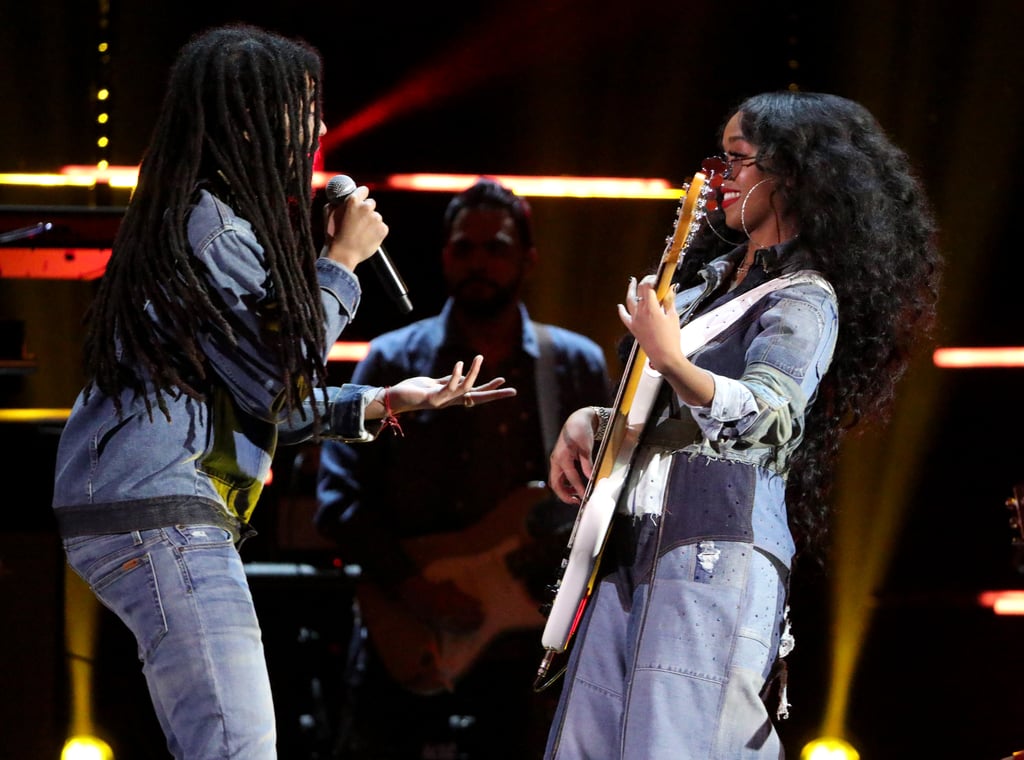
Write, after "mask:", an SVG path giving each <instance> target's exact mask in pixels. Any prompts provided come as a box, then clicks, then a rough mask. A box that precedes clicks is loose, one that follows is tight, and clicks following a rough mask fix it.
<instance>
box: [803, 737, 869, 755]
mask: <svg viewBox="0 0 1024 760" xmlns="http://www.w3.org/2000/svg"><path fill="white" fill-rule="evenodd" d="M800 760H860V753H859V752H858V751H857V750H855V749H854V748H853V746H852V745H851V744H850V743H849V742H847V741H844V740H843V739H837V738H834V737H824V738H821V739H815V740H814V741H812V742H811V743H809V744H808V745H807V746H806V747H804V748H803V750H802V751H801V752H800Z"/></svg>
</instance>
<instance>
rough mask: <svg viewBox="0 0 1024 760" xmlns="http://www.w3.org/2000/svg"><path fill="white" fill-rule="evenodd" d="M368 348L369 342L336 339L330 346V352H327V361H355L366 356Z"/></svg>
mask: <svg viewBox="0 0 1024 760" xmlns="http://www.w3.org/2000/svg"><path fill="white" fill-rule="evenodd" d="M369 350H370V344H369V343H358V342H349V343H346V342H344V341H340V340H339V341H338V342H337V343H335V344H334V345H333V346H331V350H330V352H329V353H328V354H327V361H329V362H357V361H360V360H361V359H363V358H364V357H365V356H366V353H367V352H368V351H369Z"/></svg>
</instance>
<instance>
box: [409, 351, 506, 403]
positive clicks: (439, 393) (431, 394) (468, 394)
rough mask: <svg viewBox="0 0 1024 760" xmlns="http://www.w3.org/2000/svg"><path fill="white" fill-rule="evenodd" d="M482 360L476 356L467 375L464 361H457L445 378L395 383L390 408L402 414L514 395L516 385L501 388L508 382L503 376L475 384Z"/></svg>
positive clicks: (426, 378)
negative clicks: (464, 371) (481, 383)
mask: <svg viewBox="0 0 1024 760" xmlns="http://www.w3.org/2000/svg"><path fill="white" fill-rule="evenodd" d="M483 361H484V357H483V356H480V355H479V354H478V355H477V356H475V357H474V358H473V361H472V363H471V364H470V365H469V371H468V372H466V373H465V375H463V369H464V364H463V363H462V362H456V363H455V367H454V368H453V369H452V373H451V374H450V375H447V376H445V377H440V378H432V377H411V378H409V379H407V380H403V381H402V382H400V383H398V384H397V385H393V386H392V387H391V390H390V403H391V409H392V410H393V411H394V413H395V414H400V413H401V412H411V411H414V410H417V409H445V408H447V407H451V406H467V407H468V406H477V405H478V404H489V403H490V402H492V401H498V400H499V399H503V398H511V397H512V396H515V395H516V389H515V388H503V387H502V386H503V385H504V384H505V378H503V377H496V378H494V379H493V380H488V381H487V382H486V383H484V384H483V385H479V386H477V385H475V383H476V379H477V376H478V375H479V374H480V366H481V365H482V364H483Z"/></svg>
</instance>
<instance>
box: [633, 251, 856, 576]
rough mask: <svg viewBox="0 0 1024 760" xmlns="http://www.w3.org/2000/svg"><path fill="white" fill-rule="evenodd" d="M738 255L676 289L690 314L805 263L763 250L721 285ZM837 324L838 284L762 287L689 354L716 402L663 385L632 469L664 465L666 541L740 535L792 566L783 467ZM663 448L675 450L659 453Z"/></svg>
mask: <svg viewBox="0 0 1024 760" xmlns="http://www.w3.org/2000/svg"><path fill="white" fill-rule="evenodd" d="M737 254H738V252H733V253H731V254H727V255H726V256H723V257H721V258H719V259H716V260H715V261H713V262H711V263H710V264H709V265H708V266H707V267H706V268H705V270H704V271H703V277H704V279H705V283H704V284H703V285H699V286H696V287H693V288H689V289H687V290H684V291H682V292H680V293H679V294H678V295H677V297H676V306H677V309H678V311H679V313H680V315H681V320H682V321H683V322H684V323H685V322H686V321H688V320H689V319H691V318H692V317H693V316H694V315H696V314H698V313H701V312H703V311H705V310H707V309H711V308H714V307H715V306H718V305H720V304H722V303H724V302H726V301H728V300H731V299H733V298H735V297H736V296H738V295H740V294H741V293H743V292H745V291H747V290H750V289H752V288H754V287H756V286H757V285H759V284H761V283H762V282H765V281H766V280H767V279H769V278H771V277H775V276H778V275H781V274H785V273H790V272H794V271H796V270H798V269H801V268H802V267H801V262H802V256H801V252H800V251H799V249H798V248H797V247H796V245H795V243H792V242H791V243H787V244H782V245H780V246H776V247H774V248H771V249H763V250H761V251H759V252H758V255H757V259H756V261H757V264H758V266H755V268H754V269H752V270H751V272H750V274H748V275H747V277H746V278H745V279H744V281H743V283H742V284H741V285H740V286H739V287H738V288H736V289H735V290H733V291H726V290H725V288H724V287H723V284H724V283H725V282H726V280H727V275H728V274H729V273H731V271H732V269H733V268H734V266H735V263H736V260H737ZM838 327H839V317H838V308H837V303H836V298H835V294H834V293H833V292H832V291H831V289H827V288H824V287H822V286H821V285H819V284H816V283H813V282H811V283H808V282H804V283H799V284H794V285H789V286H785V287H783V288H780V289H778V290H775V291H773V292H771V293H769V294H768V295H766V296H764V297H763V298H761V299H760V300H759V301H758V302H757V303H756V304H755V305H754V306H753V307H752V308H751V309H750V310H749V311H747V312H746V313H745V314H744V315H743V316H742V317H741V318H740V319H739V320H737V321H736V322H735V323H734V324H733V325H731V326H730V327H729V328H727V329H726V330H725V331H724V332H723V333H721V334H719V335H718V336H717V337H716V338H715V339H713V340H711V341H709V342H708V343H707V344H705V345H704V346H702V347H701V348H700V349H698V350H697V351H696V352H695V353H693V354H692V355H691V356H690V359H691V360H692V361H693V362H694V363H695V364H696V365H697V366H699V367H701V368H702V369H705V370H707V371H708V372H709V373H710V374H711V376H712V378H713V380H714V383H715V394H714V398H713V400H712V402H711V404H710V405H709V406H707V407H687V406H685V405H683V404H681V403H680V401H679V399H677V398H675V396H674V394H672V393H671V392H670V389H668V390H666V392H665V393H663V403H662V405H661V408H660V409H658V408H655V410H654V412H653V413H652V418H651V420H650V421H649V423H648V425H647V429H645V431H644V437H643V439H642V440H641V444H640V448H639V450H638V453H637V459H636V462H635V464H634V470H635V471H636V472H634V478H635V477H636V476H637V475H638V474H640V473H646V475H647V480H648V482H651V481H652V478H651V476H652V474H653V472H654V471H656V470H660V471H663V472H665V473H666V477H667V481H663V482H662V486H661V487H660V488H658V490H657V493H656V494H655V496H654V498H656V499H658V500H660V502H661V503H660V504H659V509H656V510H653V511H661V512H662V513H664V514H668V515H669V518H668V519H667V520H666V536H667V537H668V538H669V541H667V542H666V543H663V544H662V548H663V550H667V549H668V548H670V547H671V545H673V544H675V545H678V544H680V543H689V542H693V541H700V540H714V539H721V540H736V541H745V542H751V543H754V544H755V545H756V546H758V547H759V548H762V549H764V550H765V551H767V552H768V553H769V554H771V555H772V556H774V557H776V558H777V559H779V560H780V561H782V562H783V563H784V564H787V565H788V563H789V560H790V559H791V557H792V553H793V548H794V547H793V544H792V538H791V536H790V533H789V529H788V525H787V517H786V506H785V486H786V482H785V476H786V470H787V467H788V463H789V459H790V457H791V456H792V454H793V452H794V450H795V449H796V448H797V446H799V445H800V441H801V440H802V439H803V434H804V428H803V426H804V416H805V413H806V410H807V407H808V405H809V404H810V403H811V401H812V400H813V398H814V395H815V393H816V391H817V388H818V384H819V382H820V381H821V378H822V377H823V375H824V374H825V372H826V371H827V370H828V367H829V364H830V362H831V359H832V352H833V350H834V348H835V342H836V335H837V331H838ZM666 388H667V384H666ZM666 453H667V454H670V456H669V457H667V458H664V457H663V455H664V454H666ZM653 480H657V478H654V479H653ZM634 482H635V483H636V482H639V481H636V480H634ZM644 496H645V494H644V493H643V486H641V492H640V493H639V494H636V493H634V494H633V496H632V498H633V501H632V503H631V504H629V505H628V506H627V509H626V511H632V512H634V513H638V512H642V511H644V507H643V505H642V504H641V503H640V499H642V498H644ZM648 497H650V493H649V491H648Z"/></svg>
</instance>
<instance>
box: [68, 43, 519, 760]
mask: <svg viewBox="0 0 1024 760" xmlns="http://www.w3.org/2000/svg"><path fill="white" fill-rule="evenodd" d="M321 112H322V109H321V62H320V58H319V55H318V54H317V53H316V52H315V51H314V50H313V49H312V48H310V47H308V46H307V45H306V44H304V43H302V42H300V41H295V40H290V39H287V38H284V37H281V36H279V35H276V34H272V33H269V32H266V31H263V30H260V29H257V28H254V27H250V26H229V27H223V28H217V29H212V30H210V31H208V32H205V33H203V34H201V35H199V36H197V37H196V38H195V39H193V40H192V41H190V42H189V43H188V44H187V45H186V46H185V47H184V48H183V49H182V51H181V52H180V53H179V56H178V58H177V60H176V62H175V64H174V66H173V68H172V71H171V76H170V81H169V85H168V88H167V93H166V96H165V98H164V102H163V105H162V107H161V111H160V114H159V117H158V121H157V124H156V128H155V131H154V133H153V136H152V140H151V142H150V145H149V148H148V149H147V152H146V155H145V157H144V159H143V161H142V166H141V169H140V174H139V183H138V187H137V188H136V190H135V193H134V195H133V196H132V199H131V203H130V204H129V206H128V209H127V210H126V213H125V217H124V220H123V221H122V224H121V226H120V228H119V230H118V234H117V237H116V239H115V241H114V246H113V252H112V255H111V259H110V263H109V266H108V268H107V271H106V273H105V275H104V277H103V280H102V282H101V284H100V288H99V292H98V293H97V296H96V300H95V302H94V304H93V308H92V309H91V313H90V314H89V330H88V334H87V337H86V343H85V370H86V377H87V384H86V387H85V389H84V390H83V391H82V393H81V394H79V397H78V399H77V400H76V402H75V405H74V408H73V409H72V411H71V416H70V418H69V419H68V421H67V425H66V426H65V429H64V431H63V434H62V436H61V440H60V445H59V447H58V452H57V465H56V481H55V487H54V502H53V506H54V512H55V514H56V518H57V524H58V528H59V531H60V534H61V537H62V539H63V542H64V548H65V551H66V553H67V557H68V563H69V564H70V565H71V567H72V568H73V569H74V570H75V571H76V572H78V573H79V574H80V575H81V576H82V577H83V578H84V579H85V581H86V582H87V583H88V584H89V586H90V587H91V588H92V590H93V592H94V593H95V594H96V596H97V597H98V598H99V599H100V601H102V602H103V604H105V605H106V606H108V607H109V608H110V609H111V610H113V611H114V613H116V614H117V615H118V617H119V618H121V620H122V621H124V623H125V624H126V625H127V626H128V627H129V628H130V629H131V631H132V633H133V634H134V636H135V638H136V641H137V643H138V652H139V657H140V659H141V660H142V663H143V672H144V673H145V676H146V681H147V684H148V686H149V691H150V695H151V697H152V702H153V706H154V708H155V710H156V714H157V718H158V719H159V721H160V725H161V727H162V728H163V731H164V733H165V735H166V738H167V746H168V748H169V749H170V751H171V753H172V754H173V755H174V756H175V757H176V758H187V759H188V760H199V759H200V758H211V759H212V758H227V757H232V758H243V757H244V758H246V759H247V760H250V759H252V760H256V759H262V760H269V759H270V758H273V757H275V756H276V750H275V725H274V708H273V701H272V694H271V689H270V682H269V678H268V673H267V666H266V662H265V659H264V655H263V646H262V643H261V636H260V627H259V623H258V621H257V619H256V614H255V610H254V606H253V601H252V597H251V595H250V593H249V587H248V583H247V580H246V575H245V571H244V569H243V567H242V562H241V559H240V556H239V553H238V548H237V547H238V545H239V544H240V543H241V541H242V540H244V538H245V537H246V536H247V535H250V534H251V529H250V528H249V517H250V515H251V513H252V511H253V509H254V508H255V506H256V501H257V499H258V497H259V494H260V489H261V487H262V485H263V483H264V482H265V481H266V479H267V476H268V474H269V470H270V463H271V460H272V458H273V455H274V451H275V448H276V446H277V444H278V442H282V443H294V442H298V441H300V440H303V439H306V438H309V437H311V436H320V437H330V438H337V439H341V440H346V441H352V442H356V441H370V440H372V439H373V438H374V437H375V436H376V434H377V433H378V432H379V430H380V429H381V427H382V426H385V425H389V424H390V425H397V424H398V423H397V420H396V419H395V414H398V413H400V412H403V411H408V410H413V409H436V408H441V407H448V406H452V405H455V404H457V405H460V406H461V405H463V404H465V405H466V406H472V405H475V404H480V403H486V402H488V401H491V400H495V399H498V398H505V397H507V396H510V395H514V393H515V391H514V389H511V388H501V387H499V386H501V385H502V384H503V380H502V379H501V378H496V379H494V380H491V381H489V382H487V383H484V384H482V385H480V386H478V387H474V383H475V381H476V378H477V375H478V373H479V370H480V363H481V361H482V360H481V357H479V356H478V357H476V358H475V359H474V360H473V362H472V363H471V366H470V367H468V368H464V367H463V365H462V363H461V362H460V363H459V364H456V365H455V367H454V368H453V370H452V373H451V375H449V376H447V377H444V378H440V379H433V378H427V377H417V378H410V379H407V380H403V381H401V382H399V383H396V384H395V385H394V386H393V387H391V388H375V387H370V386H360V385H351V384H349V385H344V386H342V387H339V388H327V387H325V386H326V369H325V366H326V365H325V361H326V357H327V350H328V348H329V347H330V346H331V345H332V344H333V343H334V341H335V340H336V339H337V337H338V335H339V334H340V333H341V331H342V329H343V328H344V327H345V325H346V324H347V323H348V322H349V321H350V320H351V319H352V317H353V315H354V314H355V311H356V307H357V306H358V304H359V300H360V294H361V291H360V287H359V280H358V279H357V277H356V275H355V274H354V272H353V270H354V269H355V267H356V266H357V265H358V264H359V263H361V262H362V261H364V260H366V259H367V258H369V257H370V256H371V255H372V254H374V253H375V252H376V250H377V248H378V247H379V246H380V244H381V241H382V240H383V239H384V236H385V235H386V234H387V231H388V229H387V226H386V225H385V224H384V221H383V219H382V218H381V215H380V214H379V213H378V212H377V211H376V207H375V203H374V201H373V199H372V198H370V197H369V196H368V193H369V191H368V189H367V188H366V187H358V188H356V189H355V190H353V192H352V193H351V194H350V195H349V196H348V197H347V199H346V200H345V201H344V202H343V203H338V204H335V205H333V206H330V207H328V210H327V213H326V214H325V228H326V229H325V239H326V241H327V242H326V244H325V245H324V247H323V250H322V251H321V252H320V254H319V255H318V254H317V251H316V249H315V247H314V243H313V234H312V219H311V216H312V204H311V195H312V189H311V187H312V176H313V155H314V153H315V152H316V149H317V145H318V143H319V140H320V138H321V137H322V136H323V135H324V133H325V131H326V127H325V126H324V124H323V122H322V121H321ZM464 369H465V370H466V371H465V372H464ZM470 394H471V395H470Z"/></svg>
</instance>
